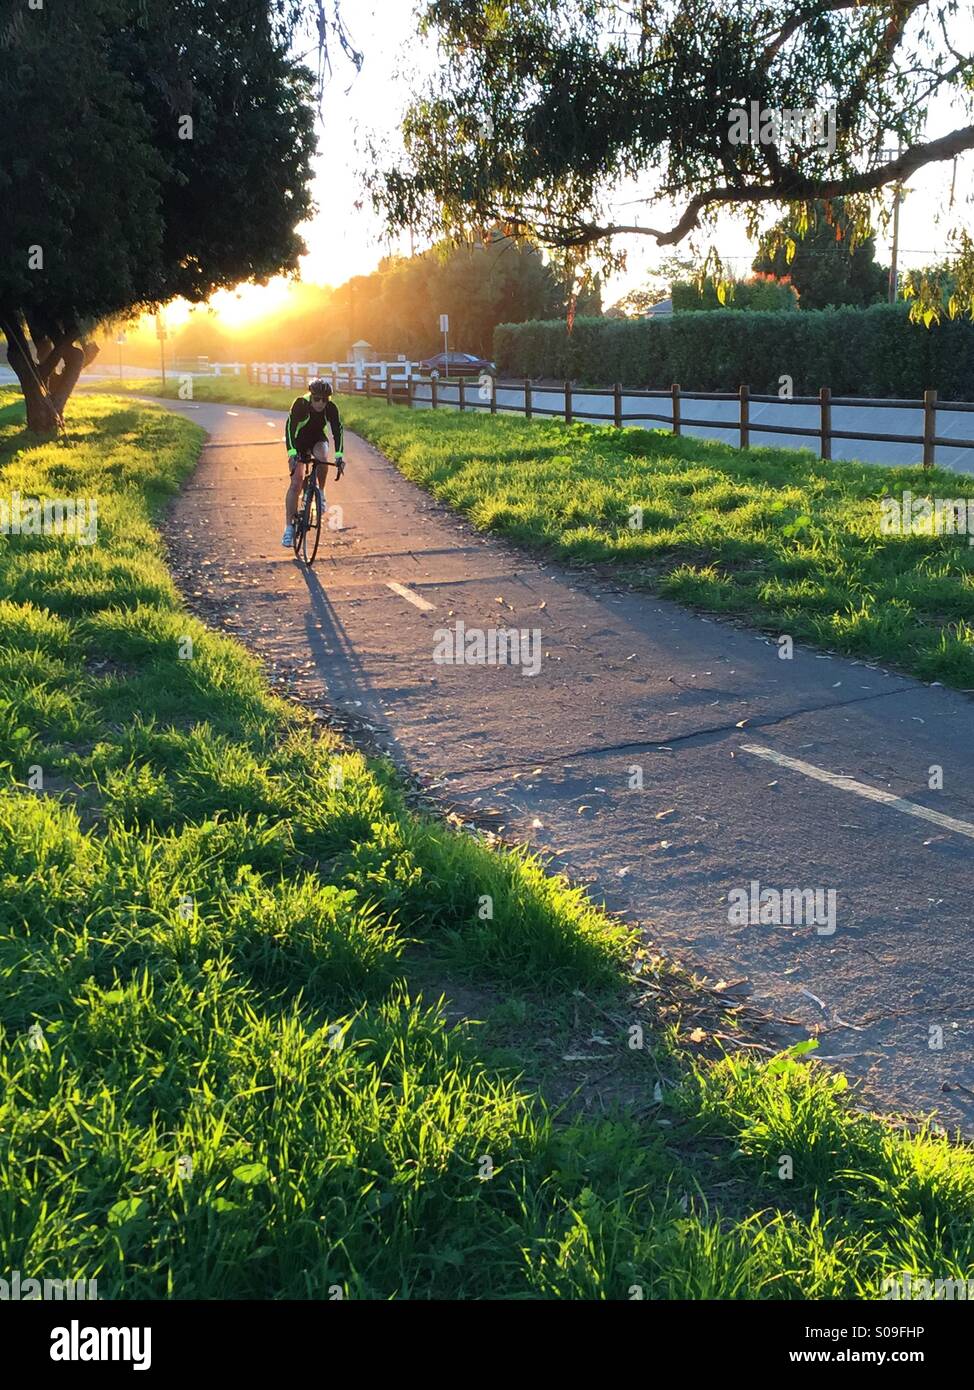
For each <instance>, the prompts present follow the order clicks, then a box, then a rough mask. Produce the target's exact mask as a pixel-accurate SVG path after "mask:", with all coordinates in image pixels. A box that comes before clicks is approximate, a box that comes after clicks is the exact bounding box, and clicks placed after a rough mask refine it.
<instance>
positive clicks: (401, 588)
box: [386, 580, 436, 613]
mask: <svg viewBox="0 0 974 1390" xmlns="http://www.w3.org/2000/svg"><path fill="white" fill-rule="evenodd" d="M386 588H387V589H391V590H392V592H393V593H394V594H398V595H399V597H400V598H404V599H405V600H406V602H407V603H414V604H415V605H416V607H417V608H421V609H422V610H423V612H424V613H431V612H432V611H433V609H434V608H435V607H436V604H435V603H427V602H426V599H424V598H420V596H419V594H414V593H413V591H412V589H407V588H406V586H405V584H396V583H394V582H393V581H392V580H389V581H388V582H387V583H386Z"/></svg>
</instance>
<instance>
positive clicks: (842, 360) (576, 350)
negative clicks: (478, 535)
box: [494, 304, 974, 401]
mask: <svg viewBox="0 0 974 1390" xmlns="http://www.w3.org/2000/svg"><path fill="white" fill-rule="evenodd" d="M907 314H908V310H907V306H906V305H905V304H876V305H873V306H872V307H871V308H869V309H816V310H811V311H809V312H808V313H801V314H797V313H792V312H788V311H784V312H782V311H778V312H765V311H763V310H759V309H746V310H744V309H715V310H710V311H708V310H702V311H700V312H697V313H692V314H673V315H671V316H670V317H667V318H652V319H607V318H578V319H576V320H575V327H574V332H573V333H571V334H569V333H568V331H567V328H566V325H565V324H564V323H563V322H561V321H555V322H550V321H543V322H542V321H534V322H531V323H523V324H510V323H504V324H500V325H498V327H497V329H496V330H495V333H494V358H495V361H496V362H497V365H498V367H499V369H500V371H501V373H502V374H504V375H507V376H522V377H523V376H527V377H554V378H556V379H558V380H564V379H568V380H578V381H585V382H591V383H593V384H596V383H597V384H609V383H611V382H613V381H620V382H622V384H623V385H624V386H630V387H643V388H645V387H650V388H660V387H667V386H670V385H671V384H672V383H673V382H674V381H678V382H679V383H680V384H681V386H684V387H685V388H686V389H687V390H688V391H736V390H737V388H738V387H739V386H741V385H748V386H750V387H751V389H752V391H758V392H770V391H777V390H778V384H779V378H780V377H781V376H783V375H787V376H790V377H791V378H792V381H793V384H794V390H795V393H796V395H816V394H817V393H818V390H819V388H820V387H822V386H830V387H831V388H832V390H833V391H834V392H835V393H836V394H837V395H846V396H858V395H862V396H902V397H910V398H911V399H916V398H917V397H919V396H921V395H922V394H923V392H924V391H925V390H926V389H927V388H930V387H932V388H933V389H935V390H936V391H938V392H939V393H940V395H941V397H942V398H943V399H944V400H968V401H969V400H974V323H972V322H971V321H970V320H969V319H955V320H953V321H950V320H947V321H945V322H943V323H941V324H935V325H934V326H933V327H931V328H922V327H920V326H919V325H917V324H913V323H910V321H909V319H908V317H907Z"/></svg>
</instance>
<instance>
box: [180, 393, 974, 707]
mask: <svg viewBox="0 0 974 1390" xmlns="http://www.w3.org/2000/svg"><path fill="white" fill-rule="evenodd" d="M194 389H195V392H196V397H197V399H200V400H209V399H212V400H233V401H238V402H240V403H244V404H246V403H250V404H265V405H268V406H276V407H278V408H286V406H287V405H288V404H290V398H291V397H292V394H293V393H292V392H290V391H288V390H281V389H274V388H270V389H269V388H266V387H260V388H251V387H249V386H248V385H247V384H246V383H245V382H238V381H231V380H220V381H216V380H213V381H207V380H197V381H196V383H195V388H194ZM342 407H343V410H344V412H345V415H344V418H345V421H346V423H347V424H348V426H349V427H350V428H352V429H354V430H356V431H358V432H359V433H360V434H362V435H364V436H365V437H366V438H367V439H369V440H370V441H371V442H372V443H373V444H375V445H376V447H377V448H379V449H381V450H382V452H383V453H385V454H386V455H387V456H388V457H389V458H391V459H392V460H393V462H395V463H396V464H397V466H398V467H399V468H400V469H401V470H402V472H403V473H404V474H405V475H406V476H407V477H408V478H411V479H412V480H413V481H414V482H416V483H419V484H420V485H421V486H422V487H425V488H427V489H428V490H429V491H430V492H432V493H433V494H434V495H435V496H436V497H439V498H440V499H441V500H442V501H444V502H447V503H448V504H449V505H450V506H453V507H456V508H457V509H458V510H459V511H462V512H464V513H465V514H466V515H467V516H469V518H470V519H471V521H473V523H474V524H475V525H476V526H477V527H479V528H480V529H481V530H484V531H492V532H494V533H496V534H498V535H502V536H504V537H506V538H507V539H508V540H511V541H514V542H516V543H518V544H520V545H523V546H525V547H528V548H531V549H536V550H544V551H546V552H548V553H549V554H553V555H556V556H557V557H558V558H559V559H562V560H565V561H568V562H570V563H580V564H606V565H611V566H613V567H614V569H615V570H616V572H617V573H618V575H619V577H621V578H623V579H625V580H626V581H627V582H628V583H630V584H632V585H634V586H636V587H639V588H647V589H650V590H652V591H653V592H655V593H659V594H663V595H666V596H667V597H669V598H673V599H677V600H679V601H680V602H681V603H685V604H688V605H690V606H692V607H696V608H700V609H705V610H707V611H710V612H716V613H721V614H724V615H728V616H733V617H735V618H738V619H741V620H744V621H747V622H749V623H752V624H754V625H756V626H758V627H760V628H762V629H763V630H765V631H769V632H772V633H774V634H776V635H777V634H784V633H787V634H788V635H790V636H791V637H792V638H793V639H794V640H795V641H796V642H808V643H812V644H814V645H816V646H819V647H824V648H828V649H829V650H831V651H839V652H844V653H846V654H848V655H849V656H857V657H863V658H865V659H866V660H867V661H871V662H878V663H884V664H889V665H893V666H896V667H898V668H899V669H900V670H903V671H907V672H910V673H911V674H913V675H916V676H919V677H920V678H921V679H923V680H927V681H934V680H936V681H942V682H943V683H944V684H947V685H953V686H959V687H961V688H962V689H971V688H974V547H972V546H970V545H968V543H967V536H966V535H957V536H949V535H943V536H922V535H905V536H899V535H884V534H882V532H881V530H880V498H881V497H883V496H884V495H885V494H887V493H888V494H892V495H895V496H899V495H900V494H902V493H903V491H904V490H909V491H911V492H912V493H913V494H914V496H915V497H923V496H929V497H932V498H933V497H939V498H955V497H965V498H974V477H971V476H970V475H968V474H961V473H952V472H948V471H947V470H945V469H936V470H932V471H930V472H926V473H925V472H924V470H923V469H922V468H881V467H877V466H876V465H873V464H857V463H826V462H823V461H821V460H819V459H817V458H815V457H814V456H813V455H812V454H811V453H810V452H807V451H796V450H786V449H771V448H753V449H750V450H747V451H743V452H742V451H740V450H737V449H732V448H729V447H728V446H727V445H723V444H716V443H711V442H708V441H705V440H699V439H691V438H689V437H686V436H684V437H682V438H678V439H677V438H674V437H673V436H672V435H670V434H668V433H666V432H664V431H656V430H654V431H648V430H641V429H626V430H614V429H611V428H607V427H605V426H599V425H588V424H575V425H568V426H566V425H565V424H563V423H561V422H558V421H525V420H519V419H516V418H514V417H511V416H497V417H494V418H491V417H489V416H485V415H483V414H475V413H468V414H464V415H460V414H459V413H457V412H454V411H445V410H444V411H437V412H436V413H435V414H433V413H432V412H430V411H409V410H406V409H405V408H403V407H400V406H392V407H389V406H386V405H385V404H383V403H380V402H375V401H362V400H358V399H352V398H348V397H343V398H342ZM633 508H641V509H642V518H641V520H642V525H641V528H639V529H633V528H632V527H631V526H630V520H631V518H634V519H636V520H638V517H637V516H635V514H634V513H633V512H632V509H633Z"/></svg>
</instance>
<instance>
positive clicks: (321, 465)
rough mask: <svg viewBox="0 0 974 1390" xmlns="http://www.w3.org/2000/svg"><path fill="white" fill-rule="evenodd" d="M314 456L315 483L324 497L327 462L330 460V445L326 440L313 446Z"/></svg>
mask: <svg viewBox="0 0 974 1390" xmlns="http://www.w3.org/2000/svg"><path fill="white" fill-rule="evenodd" d="M311 453H312V456H313V457H314V461H315V483H316V485H317V487H318V490H319V492H320V493H321V495H322V497H324V495H325V476H326V474H327V472H328V470H327V468H326V467H325V464H326V463H327V462H328V445H327V444H326V443H324V441H319V442H318V443H317V444H315V445H314V446H313V447H312V450H311Z"/></svg>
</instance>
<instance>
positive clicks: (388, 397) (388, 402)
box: [386, 371, 392, 405]
mask: <svg viewBox="0 0 974 1390" xmlns="http://www.w3.org/2000/svg"><path fill="white" fill-rule="evenodd" d="M386 405H392V373H391V372H390V371H387V372H386Z"/></svg>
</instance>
